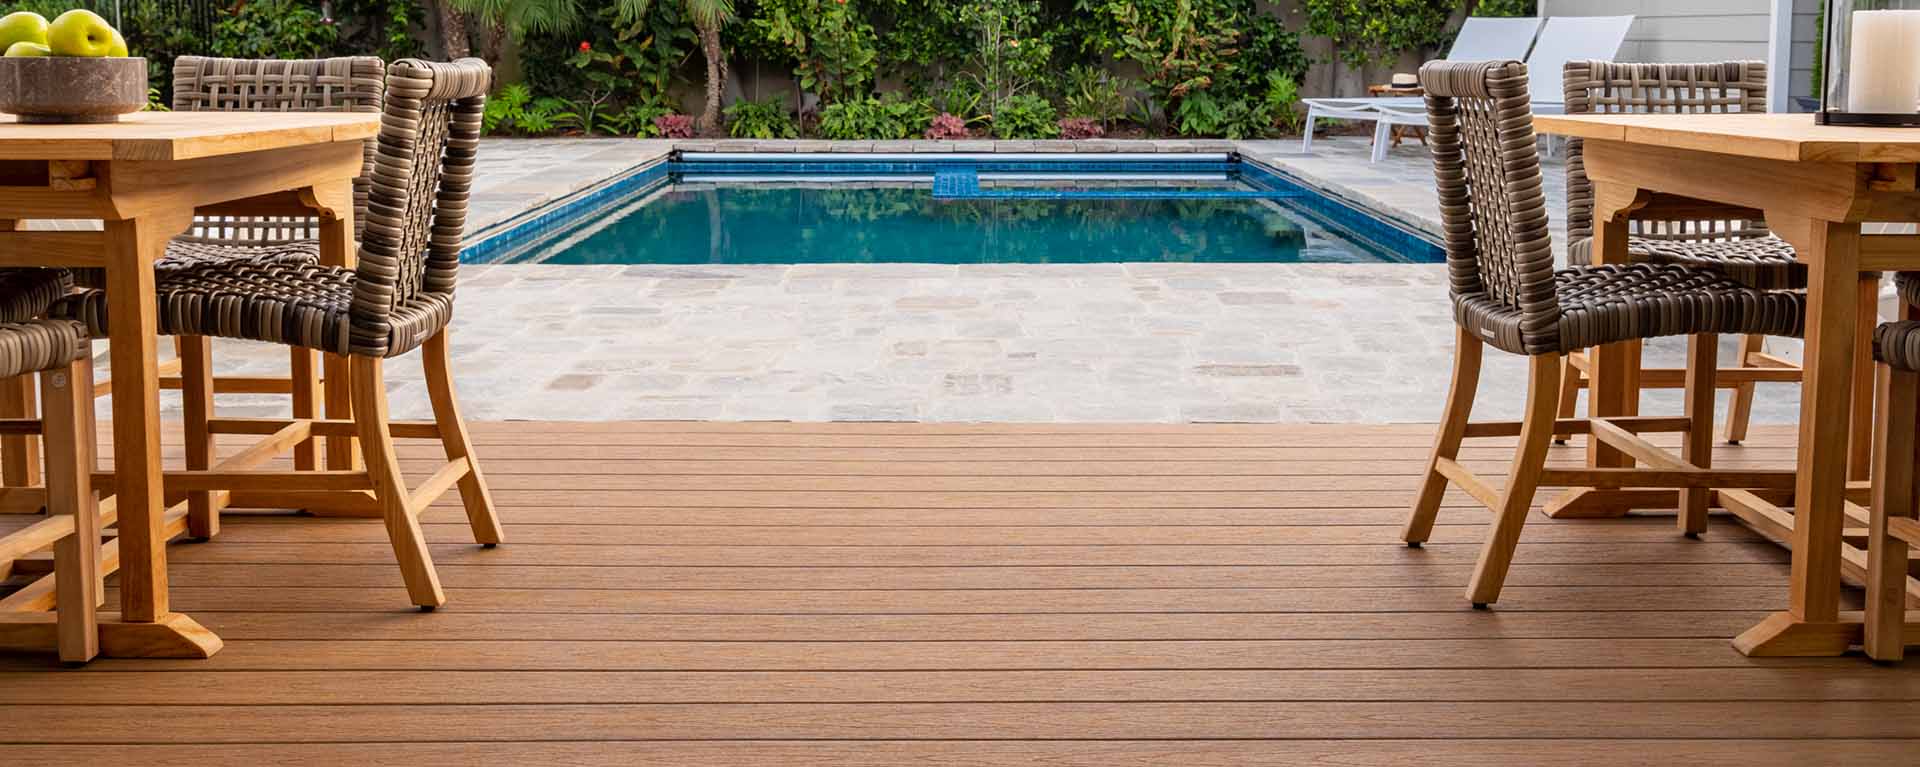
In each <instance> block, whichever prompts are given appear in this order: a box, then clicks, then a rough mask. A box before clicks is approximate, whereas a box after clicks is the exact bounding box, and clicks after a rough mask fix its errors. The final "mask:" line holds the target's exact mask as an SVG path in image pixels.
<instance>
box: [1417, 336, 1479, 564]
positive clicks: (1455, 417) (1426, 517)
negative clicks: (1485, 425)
mask: <svg viewBox="0 0 1920 767" xmlns="http://www.w3.org/2000/svg"><path fill="white" fill-rule="evenodd" d="M1485 349H1486V345H1485V344H1484V343H1483V342H1482V341H1481V340H1480V339H1479V338H1478V337H1477V336H1475V335H1474V334H1473V333H1471V332H1468V331H1467V330H1466V329H1465V328H1461V329H1459V330H1457V331H1456V332H1455V333H1454V351H1453V383H1452V384H1450V385H1449V386H1448V387H1447V405H1446V410H1445V411H1442V412H1441V414H1440V433H1439V435H1438V436H1437V437H1435V438H1434V440H1433V456H1432V457H1431V458H1428V459H1427V471H1426V475H1425V478H1423V479H1422V480H1421V482H1420V494H1419V495H1418V496H1415V497H1414V500H1413V510H1412V512H1411V513H1409V514H1408V515H1407V526H1406V528H1405V529H1404V530H1402V531H1401V533H1400V539H1401V540H1403V541H1406V542H1407V545H1408V546H1415V547H1418V546H1419V545H1420V544H1422V543H1425V542H1426V540H1427V538H1428V537H1429V536H1431V535H1432V534H1433V519H1434V517H1435V516H1436V515H1438V514H1439V513H1440V498H1441V496H1443V495H1445V494H1446V492H1447V478H1446V477H1445V476H1442V475H1441V474H1440V468H1439V463H1440V460H1441V459H1443V458H1444V459H1449V460H1451V459H1453V458H1456V457H1458V456H1459V455H1460V441H1461V440H1462V439H1464V438H1465V436H1466V432H1467V420H1468V419H1469V418H1470V417H1471V416H1472V415H1473V397H1474V394H1475V393H1476V392H1477V391H1478V390H1479V388H1480V359H1481V355H1482V352H1484V351H1485Z"/></svg>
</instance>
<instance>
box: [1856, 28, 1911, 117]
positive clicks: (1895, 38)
mask: <svg viewBox="0 0 1920 767" xmlns="http://www.w3.org/2000/svg"><path fill="white" fill-rule="evenodd" d="M1848 45H1849V48H1848V60H1847V111H1849V112H1864V113H1903V112H1904V113H1910V112H1913V111H1915V108H1916V107H1915V104H1916V102H1920V11H1854V12H1853V39H1852V41H1851V42H1850V43H1848Z"/></svg>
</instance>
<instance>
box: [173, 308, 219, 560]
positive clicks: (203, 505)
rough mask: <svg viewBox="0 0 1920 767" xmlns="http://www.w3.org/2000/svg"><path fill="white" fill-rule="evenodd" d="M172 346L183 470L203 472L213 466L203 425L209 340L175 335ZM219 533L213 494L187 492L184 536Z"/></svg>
mask: <svg viewBox="0 0 1920 767" xmlns="http://www.w3.org/2000/svg"><path fill="white" fill-rule="evenodd" d="M173 348H174V350H175V351H176V352H178V353H179V355H180V411H181V421H182V423H181V431H182V432H184V433H185V435H186V440H187V451H186V452H187V470H189V471H206V470H207V469H210V468H212V467H213V441H214V436H213V432H212V431H209V430H208V428H207V422H208V421H209V420H210V419H212V418H213V340H212V339H210V338H207V337H206V336H175V337H174V339H173ZM219 534H220V510H219V509H216V508H214V507H213V493H211V492H209V491H205V490H195V491H192V492H189V493H187V536H188V537H190V538H198V539H201V540H206V539H208V538H212V537H213V536H216V535H219Z"/></svg>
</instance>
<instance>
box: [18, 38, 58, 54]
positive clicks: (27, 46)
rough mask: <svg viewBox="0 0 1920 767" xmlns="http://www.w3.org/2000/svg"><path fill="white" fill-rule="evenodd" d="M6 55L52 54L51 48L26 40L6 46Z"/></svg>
mask: <svg viewBox="0 0 1920 767" xmlns="http://www.w3.org/2000/svg"><path fill="white" fill-rule="evenodd" d="M7 55H8V56H52V55H53V49H51V48H48V47H47V46H44V45H41V44H39V43H36V42H31V41H28V40H21V41H20V42H17V43H14V44H12V45H9V46H7Z"/></svg>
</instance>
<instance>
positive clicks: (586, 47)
mask: <svg viewBox="0 0 1920 767" xmlns="http://www.w3.org/2000/svg"><path fill="white" fill-rule="evenodd" d="M591 50H593V44H592V43H589V42H587V41H585V40H581V41H580V52H581V53H586V52H587V51H591Z"/></svg>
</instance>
